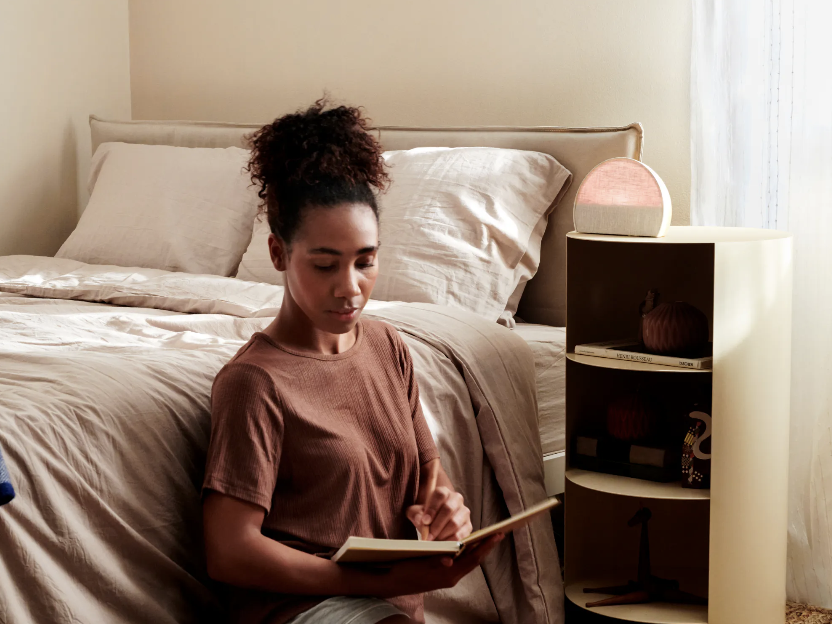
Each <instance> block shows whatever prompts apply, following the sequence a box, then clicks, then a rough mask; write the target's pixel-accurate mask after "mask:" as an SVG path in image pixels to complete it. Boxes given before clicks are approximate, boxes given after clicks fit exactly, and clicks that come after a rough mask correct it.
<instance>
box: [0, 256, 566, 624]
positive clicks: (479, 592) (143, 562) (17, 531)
mask: <svg viewBox="0 0 832 624" xmlns="http://www.w3.org/2000/svg"><path fill="white" fill-rule="evenodd" d="M282 294H283V290H282V288H281V287H278V286H270V285H265V284H255V283H251V282H244V281H241V280H236V279H230V278H223V277H216V276H206V275H189V274H183V273H170V272H165V271H158V270H152V269H136V268H124V267H114V266H96V265H86V264H83V263H80V262H75V261H72V260H67V259H57V258H45V257H36V256H7V257H2V258H0V447H1V448H2V449H3V451H4V452H5V456H6V461H7V465H8V468H9V471H10V473H11V475H12V477H13V479H14V482H15V489H16V490H17V497H16V498H15V500H13V501H12V502H11V503H9V504H8V505H6V506H4V507H2V508H0V622H2V623H10V624H11V623H14V624H30V623H41V622H50V623H52V622H54V623H59V624H64V623H70V622H71V623H73V624H76V623H86V622H90V623H94V622H115V623H139V622H154V623H167V622H170V623H173V622H182V623H184V622H213V621H222V610H221V605H220V604H219V603H218V600H217V598H216V595H217V594H216V591H215V589H216V588H215V587H214V586H213V585H212V583H211V581H210V579H208V577H207V575H206V573H205V566H204V561H203V551H202V534H201V506H200V498H199V488H200V484H201V480H202V472H203V465H204V460H205V451H206V448H207V445H208V439H209V432H210V390H211V383H212V381H213V378H214V376H215V375H216V373H217V371H218V370H219V369H220V367H221V366H222V365H223V364H224V363H225V362H226V361H227V360H228V359H229V358H230V357H231V356H232V355H233V354H234V353H235V352H236V351H237V350H238V349H239V348H240V346H241V345H242V344H243V343H244V342H245V341H246V340H247V339H248V338H249V337H250V336H251V334H252V333H253V332H255V331H260V330H261V329H263V328H264V327H265V326H266V325H268V323H269V322H270V321H271V320H272V318H273V317H274V315H275V314H276V312H277V310H278V308H279V306H280V302H281V300H282ZM364 314H365V315H367V316H372V317H374V318H379V319H382V320H385V321H388V322H389V323H391V324H393V325H394V326H395V327H396V328H397V329H398V331H399V332H401V334H402V335H403V337H404V339H405V341H406V342H407V344H408V346H409V348H410V350H411V353H412V356H413V360H414V365H415V370H416V374H417V379H418V382H419V386H420V392H421V397H422V406H423V408H424V412H425V416H426V418H427V420H428V424H429V425H430V427H431V431H432V432H433V435H434V438H435V439H436V442H437V445H438V447H439V450H440V454H441V457H442V463H443V465H444V466H445V468H446V470H447V472H448V474H449V476H450V477H451V479H452V481H453V482H454V484H455V485H456V487H457V489H459V490H460V491H461V492H462V494H463V495H464V496H465V500H466V503H467V505H468V506H469V507H470V509H471V511H472V520H473V524H474V528H475V529H476V528H479V527H480V526H486V525H488V524H491V523H493V522H495V521H497V520H499V519H500V518H503V517H505V516H506V515H507V514H508V513H517V512H519V511H521V510H522V509H524V508H525V507H527V506H529V505H532V504H534V503H537V502H539V501H540V500H542V499H543V498H544V497H545V490H544V487H543V467H542V460H541V449H540V438H539V434H538V428H537V416H536V414H537V410H536V403H535V402H536V398H535V387H534V364H533V359H532V355H531V352H530V351H529V349H528V347H527V346H526V344H525V343H524V342H523V341H522V339H520V338H518V337H516V336H514V335H513V334H512V333H511V332H510V331H508V330H506V329H504V328H503V327H500V326H499V325H497V324H495V323H490V322H488V321H486V320H483V319H480V318H479V317H477V316H474V315H471V314H467V313H464V312H462V311H459V310H453V309H450V308H444V307H440V306H432V305H428V304H401V303H381V302H371V303H370V305H368V307H367V309H366V310H365V312H364ZM426 617H427V621H428V622H433V623H437V624H438V623H446V622H447V623H450V622H454V623H467V622H497V621H502V622H506V623H511V624H532V623H536V622H540V623H546V624H556V623H560V622H562V621H563V615H562V589H561V579H560V571H559V564H558V555H557V551H556V548H555V543H554V537H553V535H552V527H551V524H550V522H549V520H548V518H540V519H538V520H536V521H535V522H533V523H532V524H530V525H529V526H528V527H526V528H523V529H520V530H518V531H516V532H515V533H514V534H513V535H512V538H511V539H506V540H504V541H503V542H502V543H501V544H500V545H499V546H498V549H497V550H496V551H495V552H494V553H492V554H491V555H490V556H489V558H488V559H486V560H485V562H484V563H483V565H482V568H481V570H477V571H475V572H474V573H472V574H470V575H469V576H467V577H466V578H465V579H463V581H462V582H461V583H460V584H459V585H457V587H455V588H453V589H450V590H443V591H439V592H434V593H433V594H430V595H428V596H427V597H426Z"/></svg>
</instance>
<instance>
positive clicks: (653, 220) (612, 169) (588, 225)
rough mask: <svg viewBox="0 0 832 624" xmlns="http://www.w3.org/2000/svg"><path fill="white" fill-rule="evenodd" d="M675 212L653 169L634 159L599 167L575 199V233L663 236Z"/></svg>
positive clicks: (612, 162) (591, 172)
mask: <svg viewBox="0 0 832 624" xmlns="http://www.w3.org/2000/svg"><path fill="white" fill-rule="evenodd" d="M672 212H673V209H672V206H671V204H670V194H669V193H668V192H667V187H666V186H665V185H664V182H662V179H661V178H660V177H659V176H658V175H657V174H656V172H655V171H653V170H652V169H651V168H650V167H648V166H647V165H645V164H644V163H642V162H639V161H638V160H633V159H632V158H611V159H609V160H605V161H604V162H602V163H601V164H599V165H597V166H596V167H595V168H594V169H593V170H592V171H590V172H589V174H588V175H587V176H586V177H585V178H584V180H583V182H581V186H580V187H579V188H578V193H577V194H576V195H575V208H574V211H573V218H574V220H575V230H577V231H578V232H584V233H586V234H618V235H622V236H651V237H659V236H664V235H665V233H666V232H667V228H668V227H669V226H670V217H671V214H672Z"/></svg>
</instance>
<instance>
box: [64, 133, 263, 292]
mask: <svg viewBox="0 0 832 624" xmlns="http://www.w3.org/2000/svg"><path fill="white" fill-rule="evenodd" d="M248 157H249V152H248V150H244V149H240V148H238V147H229V148H226V149H217V148H190V147H172V146H169V145H133V144H128V143H102V144H101V145H100V146H99V147H98V149H97V150H96V151H95V155H94V156H93V158H92V164H91V167H90V178H89V191H90V201H89V203H88V204H87V208H86V210H85V211H84V214H83V215H81V220H80V221H79V222H78V227H76V228H75V230H74V231H73V232H72V234H70V236H69V238H68V239H67V240H66V242H65V243H64V244H63V245H62V246H61V248H60V249H59V250H58V253H57V254H55V255H56V256H57V257H59V258H70V259H72V260H79V261H81V262H87V263H89V264H114V265H118V266H127V267H131V266H137V267H146V268H150V269H164V270H166V271H183V272H186V273H210V274H213V275H225V276H231V275H234V274H235V273H236V271H237V267H238V266H239V264H240V259H241V258H242V255H243V252H244V251H245V248H246V245H248V244H249V241H250V240H251V232H252V226H253V223H254V217H255V215H256V214H257V205H258V202H259V198H258V197H257V193H256V191H255V189H254V187H252V186H251V182H250V180H249V177H248V176H247V175H246V173H245V171H244V170H243V168H244V167H245V166H246V163H247V162H248Z"/></svg>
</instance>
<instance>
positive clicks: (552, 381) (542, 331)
mask: <svg viewBox="0 0 832 624" xmlns="http://www.w3.org/2000/svg"><path fill="white" fill-rule="evenodd" d="M514 331H515V333H516V334H517V335H518V336H520V337H521V338H522V339H523V340H525V341H526V343H527V344H528V345H529V347H531V350H532V353H534V369H535V382H536V385H537V410H538V423H539V427H540V442H541V444H542V445H543V455H544V456H545V455H548V454H550V453H560V452H563V451H564V450H565V449H566V328H565V327H550V326H549V325H535V324H532V323H517V325H515V327H514Z"/></svg>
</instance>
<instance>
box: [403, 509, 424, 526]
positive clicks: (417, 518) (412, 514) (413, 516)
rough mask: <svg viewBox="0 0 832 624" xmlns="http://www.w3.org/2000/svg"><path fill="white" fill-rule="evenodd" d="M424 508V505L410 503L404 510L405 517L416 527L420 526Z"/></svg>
mask: <svg viewBox="0 0 832 624" xmlns="http://www.w3.org/2000/svg"><path fill="white" fill-rule="evenodd" d="M424 510H425V506H424V505H411V506H410V507H408V508H407V509H406V510H405V512H404V513H405V516H407V519H408V520H410V521H411V522H412V523H413V524H414V525H415V526H416V528H417V529H418V528H419V527H420V526H422V524H421V520H422V513H423V512H424Z"/></svg>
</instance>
